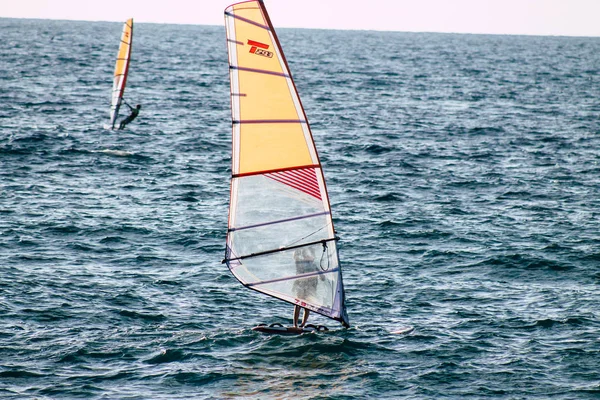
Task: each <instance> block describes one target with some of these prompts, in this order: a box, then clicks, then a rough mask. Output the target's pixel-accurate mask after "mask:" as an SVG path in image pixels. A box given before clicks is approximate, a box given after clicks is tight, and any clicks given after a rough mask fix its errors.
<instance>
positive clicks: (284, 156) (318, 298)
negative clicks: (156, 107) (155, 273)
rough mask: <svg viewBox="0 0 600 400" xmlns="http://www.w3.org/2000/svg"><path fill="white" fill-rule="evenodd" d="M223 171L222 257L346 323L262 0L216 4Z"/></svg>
mask: <svg viewBox="0 0 600 400" xmlns="http://www.w3.org/2000/svg"><path fill="white" fill-rule="evenodd" d="M225 26H226V31H227V47H228V52H229V72H230V80H231V108H232V120H233V121H232V122H233V128H232V136H233V141H232V142H233V145H232V178H231V198H230V205H229V226H228V231H227V246H226V251H225V260H223V261H224V262H225V263H227V266H228V267H229V269H230V271H231V272H232V273H233V275H234V276H235V277H236V278H237V279H238V280H239V281H240V282H241V283H242V284H243V285H244V286H246V287H248V288H250V289H253V290H256V291H258V292H261V293H264V294H266V295H270V296H273V297H275V298H278V299H281V300H283V301H286V302H288V303H291V304H294V305H299V306H302V307H304V308H306V309H309V310H311V311H314V312H317V313H319V314H322V315H324V316H326V317H329V318H332V319H334V320H337V321H339V322H341V323H342V325H344V326H346V327H348V326H349V321H348V315H347V313H346V306H345V303H344V285H343V281H342V270H341V267H340V262H339V257H338V248H337V237H336V235H335V230H334V227H333V222H332V219H331V210H330V205H329V197H328V194H327V188H326V186H325V178H324V175H323V170H322V168H321V162H320V161H319V157H318V155H317V150H316V148H315V144H314V141H313V137H312V133H311V130H310V126H309V124H308V120H307V118H306V115H305V113H304V109H303V107H302V103H301V102H300V98H299V96H298V92H297V90H296V86H295V84H294V81H293V80H292V76H291V73H290V70H289V67H288V64H287V61H286V59H285V56H284V55H283V51H282V49H281V45H280V43H279V40H278V38H277V35H276V33H275V30H274V28H273V25H272V24H271V20H270V19H269V15H268V14H267V10H266V9H265V6H264V3H263V2H262V1H246V2H242V3H237V4H234V5H231V6H229V7H228V8H227V9H226V10H225Z"/></svg>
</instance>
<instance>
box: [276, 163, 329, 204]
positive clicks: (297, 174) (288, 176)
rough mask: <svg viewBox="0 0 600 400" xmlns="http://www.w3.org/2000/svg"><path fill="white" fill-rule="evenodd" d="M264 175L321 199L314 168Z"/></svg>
mask: <svg viewBox="0 0 600 400" xmlns="http://www.w3.org/2000/svg"><path fill="white" fill-rule="evenodd" d="M265 176H266V177H267V178H270V179H273V180H274V181H277V182H279V183H283V184H284V185H287V186H290V187H293V188H294V189H297V190H300V191H301V192H304V193H306V194H308V195H310V196H313V197H314V198H316V199H319V200H321V190H320V188H319V181H318V180H317V173H316V171H315V170H314V169H305V170H302V171H295V170H290V171H282V172H275V173H270V174H265Z"/></svg>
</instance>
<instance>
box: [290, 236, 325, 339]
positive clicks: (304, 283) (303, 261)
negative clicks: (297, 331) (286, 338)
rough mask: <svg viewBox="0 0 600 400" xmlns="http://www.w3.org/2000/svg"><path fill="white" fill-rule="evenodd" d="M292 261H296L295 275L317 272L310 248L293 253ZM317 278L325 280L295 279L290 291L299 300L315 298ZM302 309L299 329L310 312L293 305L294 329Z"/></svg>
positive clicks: (311, 277)
mask: <svg viewBox="0 0 600 400" xmlns="http://www.w3.org/2000/svg"><path fill="white" fill-rule="evenodd" d="M294 260H295V261H296V274H297V275H300V274H306V273H310V272H316V271H318V270H319V269H318V266H317V265H316V264H315V253H314V250H313V249H312V248H311V247H304V248H300V249H298V250H296V251H295V252H294ZM319 278H321V279H322V280H323V279H325V278H324V277H323V276H322V275H319V276H316V275H313V276H309V277H306V278H300V279H296V281H295V282H294V286H293V287H292V290H293V291H294V293H295V294H296V296H297V297H298V298H299V299H307V298H308V297H309V296H315V295H316V294H317V285H318V284H319ZM301 308H302V309H304V313H303V314H302V322H301V323H300V328H303V327H304V326H305V325H306V322H307V321H308V316H309V315H310V311H309V310H308V309H307V308H304V307H301V306H299V305H297V304H296V305H294V328H297V327H298V318H299V317H300V309H301Z"/></svg>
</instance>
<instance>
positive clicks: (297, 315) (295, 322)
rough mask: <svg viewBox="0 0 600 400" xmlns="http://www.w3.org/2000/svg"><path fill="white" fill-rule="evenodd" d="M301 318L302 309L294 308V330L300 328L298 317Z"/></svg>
mask: <svg viewBox="0 0 600 400" xmlns="http://www.w3.org/2000/svg"><path fill="white" fill-rule="evenodd" d="M299 316H300V307H299V306H294V328H297V327H298V317H299Z"/></svg>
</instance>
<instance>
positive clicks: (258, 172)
mask: <svg viewBox="0 0 600 400" xmlns="http://www.w3.org/2000/svg"><path fill="white" fill-rule="evenodd" d="M307 168H321V166H320V165H317V164H312V165H299V166H295V167H287V168H277V169H267V170H263V171H253V172H244V173H241V174H233V175H231V177H232V178H243V177H245V176H253V175H265V174H272V173H275V172H283V171H290V170H293V169H307Z"/></svg>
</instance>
